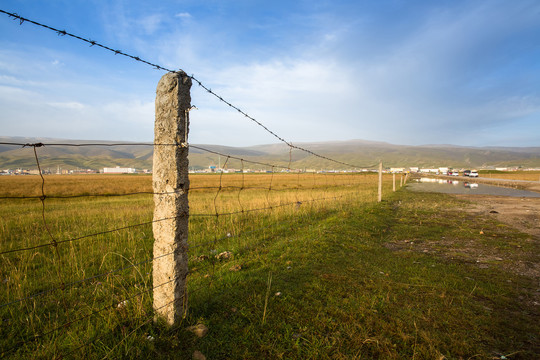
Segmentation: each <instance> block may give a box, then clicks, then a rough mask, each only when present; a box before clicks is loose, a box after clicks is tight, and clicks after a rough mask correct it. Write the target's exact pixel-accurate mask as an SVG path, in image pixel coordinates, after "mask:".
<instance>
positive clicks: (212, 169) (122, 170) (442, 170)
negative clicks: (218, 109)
mask: <svg viewBox="0 0 540 360" xmlns="http://www.w3.org/2000/svg"><path fill="white" fill-rule="evenodd" d="M471 169H472V168H471ZM464 170H465V168H454V169H453V168H450V167H436V168H420V167H390V168H383V172H385V173H421V174H437V175H448V174H449V173H452V171H453V172H454V173H455V172H462V171H464ZM480 170H496V171H518V170H520V171H540V168H523V167H494V166H492V167H483V168H481V169H480ZM377 171H378V169H375V168H364V169H349V170H339V169H281V170H279V171H275V172H285V173H286V172H293V173H299V172H300V173H360V172H377ZM271 172H272V171H271V170H268V169H230V168H220V167H218V166H214V165H211V166H208V167H207V168H204V169H190V170H189V173H191V174H212V173H271ZM41 173H42V174H43V175H82V174H151V173H152V170H150V169H142V170H140V169H134V168H128V167H120V166H116V167H106V168H102V169H99V170H95V169H69V170H68V169H62V168H60V167H59V166H58V167H57V168H56V169H50V168H47V169H42V170H41ZM0 175H39V170H38V169H21V168H18V169H3V170H0Z"/></svg>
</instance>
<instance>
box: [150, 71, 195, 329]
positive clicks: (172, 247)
mask: <svg viewBox="0 0 540 360" xmlns="http://www.w3.org/2000/svg"><path fill="white" fill-rule="evenodd" d="M190 89H191V78H190V77H189V76H187V75H186V73H184V72H183V71H180V72H174V73H172V72H171V73H167V74H165V75H163V77H162V78H161V80H160V81H159V83H158V85H157V90H156V119H155V128H154V159H153V175H152V184H153V189H154V223H153V232H154V258H155V260H154V262H153V274H152V276H153V285H154V311H155V315H156V320H157V319H158V318H162V319H164V320H165V321H166V323H167V324H169V325H172V324H174V323H175V322H177V321H178V320H179V319H181V318H182V316H183V315H184V312H185V310H186V309H187V290H186V277H187V274H188V257H187V255H188V254H187V250H188V215H189V205H188V190H189V178H188V147H187V135H188V128H189V110H190V108H191V105H190V103H191V95H190Z"/></svg>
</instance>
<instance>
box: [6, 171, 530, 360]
mask: <svg viewBox="0 0 540 360" xmlns="http://www.w3.org/2000/svg"><path fill="white" fill-rule="evenodd" d="M390 180H391V178H390V177H387V178H385V183H384V192H385V197H384V198H385V201H383V203H381V204H377V203H376V201H375V199H376V176H373V175H339V174H327V175H317V174H305V175H299V174H267V175H247V174H246V175H241V174H235V175H226V176H219V175H198V176H192V177H191V179H190V181H191V189H192V190H191V192H190V212H191V214H192V217H191V218H190V250H189V251H190V276H189V294H190V295H189V304H190V308H189V311H188V314H187V317H186V319H185V320H184V322H183V323H182V324H179V325H178V326H176V327H174V328H172V329H168V328H166V327H164V326H161V325H159V324H153V322H152V318H153V317H152V298H151V284H152V281H151V268H152V262H150V261H149V259H151V258H152V229H151V224H149V222H150V221H151V220H152V196H151V195H149V194H144V192H151V179H150V177H147V176H90V177H87V176H84V177H69V176H64V177H61V176H58V177H57V176H50V177H45V187H44V189H45V194H46V195H47V196H49V198H46V199H45V201H44V203H43V204H44V209H45V212H43V204H42V202H41V201H40V200H39V199H17V200H14V199H1V200H0V201H1V204H2V206H1V207H0V212H1V214H0V234H1V239H2V242H1V244H0V246H1V247H0V252H4V253H3V254H2V255H0V258H1V259H2V261H1V264H0V275H1V276H0V279H1V280H2V292H1V293H0V305H1V307H0V315H1V319H2V327H1V328H0V349H1V351H2V356H3V357H7V358H27V357H29V356H33V357H35V358H47V359H50V358H60V357H63V358H92V359H93V358H96V359H97V358H163V359H166V358H171V359H185V358H191V356H192V354H193V352H194V351H196V350H197V351H200V352H202V353H203V354H205V355H206V356H207V358H209V359H220V358H223V359H225V358H231V359H261V358H286V359H291V358H293V359H309V358H316V359H354V358H358V359H360V358H361V359H370V358H382V359H403V358H416V359H433V358H435V359H443V358H446V359H460V358H463V359H466V358H474V359H490V358H493V357H494V356H498V358H501V357H500V356H501V355H505V356H507V357H508V358H513V359H530V358H534V357H535V356H538V354H540V349H539V347H538V344H539V338H538V334H539V333H540V328H539V326H538V323H539V321H538V320H539V316H538V310H537V307H536V305H534V298H533V295H534V291H535V290H536V287H535V286H536V285H537V284H535V283H534V280H532V279H530V278H528V277H525V276H521V275H518V274H514V273H511V272H507V271H505V270H504V267H502V266H499V262H494V263H493V264H489V266H488V267H485V266H483V267H479V266H478V264H476V263H474V262H470V261H464V260H463V259H464V258H463V257H459V256H456V257H455V258H450V257H447V256H443V254H442V253H437V252H434V251H428V252H423V250H422V248H421V247H419V248H417V247H415V246H414V245H413V244H411V242H412V243H415V244H421V243H422V242H423V241H425V242H427V241H430V244H431V245H430V247H429V249H430V250H431V249H432V248H434V247H435V245H433V244H432V243H436V242H437V241H438V240H440V239H441V238H453V239H455V241H453V242H452V244H451V245H448V243H447V242H445V243H444V244H445V246H451V247H452V251H456V252H459V251H460V250H461V251H466V249H465V248H463V246H462V244H463V242H460V239H462V240H463V239H465V238H466V239H467V240H469V241H470V240H471V239H473V240H474V238H475V236H476V235H477V234H478V233H479V229H478V226H479V225H478V222H477V220H478V219H475V218H472V217H470V216H464V214H463V212H461V211H459V207H461V206H464V205H465V203H464V202H461V201H458V200H456V199H453V198H450V197H447V196H443V195H436V194H417V193H409V192H408V191H405V190H399V191H398V192H396V193H392V192H391V182H390ZM134 193H139V194H134ZM89 194H92V195H98V194H102V195H111V194H132V195H128V196H122V197H118V196H84V197H75V198H54V196H71V195H89ZM17 195H26V196H28V195H37V196H39V195H41V179H40V178H39V177H0V196H17ZM262 208H267V209H266V210H264V211H253V212H247V211H246V210H250V209H252V210H253V209H262ZM269 208H272V209H269ZM242 210H244V213H240V214H235V215H227V216H225V215H223V216H204V215H212V214H216V213H218V214H224V213H234V212H238V211H242ZM43 214H45V216H44V219H43V216H42V215H43ZM134 224H142V225H140V226H137V227H132V228H129V229H126V230H119V231H110V230H111V229H119V228H122V227H128V226H130V225H134ZM481 226H482V232H483V233H485V234H490V235H496V236H495V237H493V236H490V237H485V238H482V240H481V241H478V246H479V247H480V248H482V247H484V248H486V249H490V248H492V247H501V246H503V245H504V243H505V242H508V241H511V243H512V244H517V245H519V246H520V247H519V249H520V250H519V252H523V253H530V252H535V251H537V250H538V248H537V245H535V244H534V243H532V242H531V241H530V240H531V239H530V238H529V237H528V236H526V235H524V234H521V233H519V232H518V231H515V230H513V229H511V228H508V227H502V226H499V224H497V223H496V222H493V221H483V222H482V224H481ZM96 233H102V234H100V235H96V236H91V237H84V238H81V237H83V236H86V235H89V234H96ZM53 238H54V239H55V241H64V240H70V241H65V242H62V243H60V244H59V245H58V246H57V247H54V246H44V247H39V248H34V249H31V250H25V251H15V252H9V253H6V252H7V251H11V250H15V249H21V248H32V247H34V246H36V245H40V244H50V243H51V242H53V240H52V239H53ZM405 243H406V244H407V246H405V247H404V246H402V245H403V244H405ZM517 245H516V246H517ZM413 249H414V250H418V251H412V250H413ZM516 249H517V247H511V248H509V249H505V251H513V252H515V251H516ZM222 251H230V252H232V253H233V257H232V258H231V259H228V260H222V261H218V260H216V259H215V255H216V254H218V253H220V252H222ZM445 251H446V250H445ZM518 255H519V254H518ZM503 262H504V261H503ZM133 265H136V266H133ZM83 279H86V280H84V281H81V280H83ZM62 284H64V285H62ZM268 289H270V290H269V291H268ZM125 300H128V301H125ZM4 304H7V305H4ZM265 304H266V305H265ZM263 314H264V315H263ZM194 324H205V325H206V326H207V327H208V328H209V332H208V334H207V335H206V336H205V337H203V338H197V337H195V336H194V335H193V334H192V333H191V332H189V331H187V330H186V327H187V326H189V325H194Z"/></svg>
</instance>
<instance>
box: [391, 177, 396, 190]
mask: <svg viewBox="0 0 540 360" xmlns="http://www.w3.org/2000/svg"><path fill="white" fill-rule="evenodd" d="M392 191H394V192H396V173H392Z"/></svg>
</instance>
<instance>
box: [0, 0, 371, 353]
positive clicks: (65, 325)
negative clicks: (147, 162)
mask: <svg viewBox="0 0 540 360" xmlns="http://www.w3.org/2000/svg"><path fill="white" fill-rule="evenodd" d="M0 13H3V14H6V15H8V16H9V17H11V18H13V19H15V20H19V23H20V24H21V25H22V24H23V23H24V22H29V23H32V24H34V25H37V26H40V27H42V28H45V29H48V30H51V31H54V32H56V33H57V34H58V35H59V36H68V37H72V38H74V39H77V40H80V41H83V42H86V43H88V44H90V46H91V47H92V46H96V47H100V48H102V49H104V50H107V51H110V52H113V53H114V54H115V55H122V56H125V57H127V58H130V59H132V60H135V61H138V62H141V63H144V64H146V65H150V66H152V67H154V68H155V69H157V70H163V71H167V72H175V71H174V70H170V69H167V68H165V67H162V66H160V65H158V64H154V63H152V62H149V61H146V60H143V59H141V58H140V57H138V56H133V55H130V54H128V53H126V52H123V51H121V50H115V49H113V48H111V47H108V46H105V45H102V44H100V43H98V42H96V41H94V40H91V39H86V38H83V37H81V36H78V35H75V34H72V33H70V32H67V31H65V30H60V29H57V28H54V27H51V26H48V25H45V24H42V23H39V22H37V21H33V20H30V19H27V18H23V17H21V16H19V15H18V14H15V13H9V12H7V11H4V10H1V9H0ZM180 71H182V70H180ZM189 77H190V78H191V79H192V80H193V81H195V82H196V83H197V84H198V85H199V86H200V87H202V88H203V89H204V90H206V92H207V93H209V94H211V95H213V96H214V97H216V98H218V99H219V100H220V101H221V102H223V103H224V104H226V105H227V106H229V107H231V108H232V109H234V110H236V111H237V112H238V113H240V114H241V115H243V116H244V117H246V118H247V119H249V120H250V121H252V122H254V123H255V124H257V125H258V126H260V127H262V128H263V129H264V130H265V131H266V132H268V133H269V134H271V135H272V136H273V137H275V138H276V139H278V140H279V141H280V142H282V143H284V144H286V145H287V146H288V150H289V151H288V152H289V160H288V164H287V165H286V166H285V165H280V164H270V163H265V162H262V161H253V160H248V159H244V158H242V157H240V156H233V155H231V154H224V153H222V152H219V151H214V150H211V149H207V148H204V147H201V146H197V145H188V146H189V147H191V148H193V149H197V150H200V151H205V152H208V153H211V154H216V155H220V156H225V157H226V161H225V166H226V165H227V163H228V162H229V161H230V160H237V161H240V162H241V166H242V185H241V186H239V187H238V186H230V185H225V186H224V185H223V183H222V180H223V176H224V175H223V174H224V172H223V171H221V173H220V178H219V186H217V187H200V188H199V189H216V190H217V191H216V194H215V196H214V200H213V205H214V209H213V210H214V211H213V213H208V214H206V213H199V214H197V213H195V214H189V213H188V212H185V213H182V214H179V215H177V216H173V217H168V218H163V219H154V220H152V221H145V222H141V223H137V224H132V225H127V226H122V227H118V228H114V229H110V230H105V231H100V232H96V233H93V234H87V235H83V236H78V237H73V238H65V239H62V240H58V239H56V238H55V237H54V236H53V234H52V232H51V231H50V229H49V228H48V224H47V221H46V218H45V200H46V199H49V198H55V197H56V198H71V197H83V196H129V195H135V194H156V193H154V192H149V191H147V192H144V191H143V192H131V193H126V194H114V195H112V194H106V195H105V194H103V195H74V196H54V195H47V194H46V193H45V178H44V177H43V173H42V171H41V167H40V164H39V158H38V155H37V151H36V149H37V148H41V147H44V146H69V147H87V146H107V147H113V146H181V144H156V143H147V142H142V143H107V142H99V143H91V142H90V143H57V142H51V143H48V144H45V143H42V142H37V143H17V142H0V145H13V146H22V147H32V148H33V151H34V155H35V159H36V163H37V166H38V171H39V175H40V176H41V180H42V181H41V194H40V195H37V196H34V197H24V198H37V199H40V201H41V204H42V212H41V213H42V220H43V224H44V226H45V229H46V230H47V232H48V233H49V237H50V238H51V242H48V243H44V244H38V245H33V246H27V247H23V248H19V249H10V250H5V251H2V252H0V255H5V254H10V253H15V252H20V251H29V250H34V249H38V248H42V247H50V246H52V247H53V248H54V250H55V252H56V255H57V257H58V262H57V264H56V265H57V266H61V261H62V260H61V257H60V254H59V252H58V246H59V245H60V244H63V243H68V242H75V241H79V240H83V239H88V238H91V237H97V236H100V235H106V234H110V233H113V232H118V231H123V230H127V229H133V228H136V227H140V226H146V225H150V224H153V223H156V222H160V221H168V220H173V219H178V218H181V217H192V218H194V217H205V218H210V217H215V219H216V226H215V230H216V234H217V233H218V231H219V230H220V228H221V227H220V226H219V223H218V222H217V220H218V219H219V217H223V216H234V215H240V214H251V213H255V212H261V211H268V210H269V211H272V210H274V209H277V208H281V207H286V206H292V205H297V206H299V205H300V204H304V203H314V202H317V201H326V200H330V199H334V200H336V199H338V198H342V197H345V196H350V194H347V195H342V196H334V197H329V196H327V195H328V188H329V187H330V185H329V184H328V179H325V181H326V184H325V186H323V187H324V196H323V197H322V198H314V197H313V191H314V189H315V188H316V187H315V181H314V185H313V187H312V188H311V190H312V193H311V199H300V198H299V196H298V191H299V189H298V187H297V188H296V193H295V197H296V200H295V201H291V202H285V203H281V202H280V203H279V204H272V203H271V201H270V198H269V196H270V194H271V192H274V191H290V190H291V189H278V188H276V186H277V185H275V184H274V183H273V181H274V174H275V170H276V169H282V170H287V171H290V170H291V164H292V150H293V149H296V150H300V151H303V152H305V153H307V154H310V155H312V156H315V157H317V158H320V159H324V160H327V161H330V162H333V163H336V164H341V165H344V166H347V167H350V168H362V166H358V165H353V164H349V163H347V162H343V161H338V160H335V159H332V158H330V157H327V156H324V155H320V154H317V153H315V152H313V151H311V150H308V149H305V148H303V147H301V146H297V145H294V144H293V143H292V142H289V141H286V140H285V139H284V138H283V137H281V136H279V135H278V134H276V133H275V132H273V131H272V130H270V129H269V128H268V127H267V126H265V125H264V124H263V123H262V122H260V121H258V120H257V119H255V118H254V117H252V116H250V115H249V114H247V113H246V112H244V111H243V110H241V109H240V108H239V107H237V106H235V105H233V104H232V103H230V102H228V101H227V100H225V99H224V98H223V97H221V96H220V95H218V94H217V93H215V92H214V91H212V90H211V89H210V88H209V87H207V86H206V85H204V84H203V83H202V82H201V81H200V80H198V79H197V78H195V76H194V75H191V76H189ZM244 163H247V164H253V165H258V166H263V167H266V168H270V169H271V177H270V182H269V185H268V187H264V186H246V185H245V182H244V171H243V170H244ZM373 166H375V165H372V166H370V167H373ZM334 186H336V187H337V186H338V185H337V184H336V182H335V179H334ZM226 189H233V190H234V189H236V190H238V196H237V200H238V203H239V206H240V210H231V211H228V212H220V211H218V206H217V199H218V196H219V195H220V194H221V192H222V191H224V190H226ZM250 189H259V190H266V205H267V206H263V207H255V208H251V209H250V208H246V206H245V204H243V202H242V201H241V199H240V194H241V193H242V192H243V191H244V190H250ZM190 190H197V188H192V189H190ZM303 190H304V189H303ZM307 190H309V189H307ZM170 193H176V191H175V192H168V193H160V194H162V195H163V194H170ZM0 198H4V199H8V198H9V199H10V198H15V197H0ZM276 225H279V226H280V227H282V228H285V225H284V224H275V223H271V224H270V225H268V226H263V227H260V228H258V229H254V230H252V231H248V232H243V233H242V234H241V235H249V234H250V233H253V232H256V231H260V230H262V229H266V228H268V227H271V228H272V229H273V227H274V226H276ZM241 235H240V234H239V235H236V234H235V236H241ZM230 238H231V236H227V237H219V238H218V237H217V236H214V237H213V239H212V240H211V241H208V242H201V243H197V244H195V245H194V246H192V248H198V247H203V246H206V245H210V244H213V245H214V248H215V247H216V246H217V245H218V243H219V242H220V241H222V240H223V239H230ZM270 238H271V237H270ZM171 254H172V253H168V254H163V255H160V256H158V257H154V258H150V259H146V260H142V261H140V262H138V263H135V264H133V263H132V264H130V265H129V266H124V267H119V268H116V269H113V270H110V271H108V272H104V273H101V274H97V275H93V276H90V277H87V278H83V279H79V280H76V281H72V282H69V283H67V284H66V283H65V281H64V280H63V278H62V276H61V275H60V273H59V274H58V275H59V282H60V285H59V286H55V287H53V288H49V289H47V290H44V291H41V292H38V293H34V294H31V295H28V296H26V297H21V298H19V299H16V300H12V301H10V302H6V303H4V304H1V305H0V308H3V307H7V306H9V305H13V304H15V303H21V302H25V301H27V300H30V299H36V298H37V297H40V296H44V295H47V294H51V293H54V292H55V291H58V290H62V291H63V292H62V296H65V290H66V289H67V288H71V287H74V286H76V285H78V284H82V283H86V282H89V281H91V280H95V279H97V278H100V277H105V276H108V275H110V274H113V273H117V272H120V271H124V270H127V269H129V268H135V267H137V266H141V265H144V264H146V263H149V262H153V261H155V260H156V259H159V258H161V257H164V256H168V255H171ZM212 266H214V263H213V264H212ZM100 268H101V267H100ZM213 271H214V270H213ZM178 278H179V277H176V278H173V279H171V280H169V281H167V282H165V283H162V284H159V285H157V286H151V287H148V288H147V289H144V290H142V291H139V292H137V293H135V294H131V295H129V296H127V297H124V300H123V301H121V302H120V303H125V302H127V301H129V300H131V299H134V298H136V297H139V296H143V295H144V294H146V293H149V292H151V291H153V290H155V289H156V288H159V287H161V286H163V285H165V284H168V283H170V282H172V281H176V280H178ZM212 281H213V277H212V279H211V282H212ZM238 281H239V280H238ZM145 285H146V283H145ZM202 288H204V286H200V287H199V288H197V289H195V290H192V291H190V293H193V292H196V291H199V290H200V289H202ZM187 294H188V292H187V291H186V293H185V294H184V295H183V299H185V297H186V296H187ZM113 296H114V294H113ZM181 300H182V299H175V300H173V301H172V302H170V303H168V304H166V305H163V307H165V306H168V305H170V304H171V303H173V302H175V301H181ZM118 304H119V302H118V301H113V303H112V304H107V305H106V306H103V307H100V308H97V309H96V308H93V309H92V308H91V309H90V312H89V313H87V314H84V315H81V312H79V316H78V317H76V318H72V319H70V312H69V311H68V308H67V306H66V304H65V301H64V308H65V313H66V314H65V315H66V319H65V320H64V319H62V320H61V321H63V323H61V322H60V320H58V316H57V322H56V323H50V324H49V325H48V327H52V329H51V328H49V329H48V330H46V331H42V332H41V333H39V334H37V335H35V334H34V335H32V336H26V338H25V339H23V340H21V341H16V342H15V345H14V346H12V347H10V348H9V349H7V350H2V355H5V354H7V353H10V352H12V351H13V350H15V349H17V348H18V347H19V346H20V345H21V344H26V343H28V342H33V341H36V340H38V339H43V338H44V337H47V336H49V335H51V334H54V333H56V332H58V331H61V330H64V329H67V328H69V327H70V326H72V325H73V324H75V323H78V322H80V321H82V320H84V319H87V318H90V317H92V316H95V315H97V314H99V313H101V312H104V311H106V310H109V309H112V308H115V307H118ZM157 310H159V308H158V309H154V310H153V311H152V312H147V313H146V316H148V319H146V320H145V321H144V322H143V323H142V324H140V325H139V326H137V327H136V328H135V329H133V330H132V331H131V332H130V333H129V334H128V335H127V336H126V337H124V338H123V339H122V340H121V341H120V342H118V343H117V344H116V345H115V346H114V347H113V348H112V349H111V350H110V351H109V353H107V355H106V357H107V356H109V354H110V353H112V351H114V349H115V348H116V347H117V346H118V345H119V344H120V343H122V342H123V341H124V340H125V339H126V338H127V337H128V336H131V334H133V333H134V332H135V331H137V330H138V329H140V328H141V327H142V326H144V325H145V324H146V323H148V322H149V321H151V319H152V318H153V316H154V312H155V311H157ZM84 312H86V310H85V311H84ZM58 315H60V313H59V314H58ZM151 317H152V318H151ZM141 318H144V317H141ZM58 324H61V325H58ZM93 341H95V339H94V340H92V341H90V342H87V343H85V344H83V345H82V346H79V347H78V348H76V349H71V351H70V352H69V353H72V352H74V351H77V350H78V349H80V348H83V347H85V346H87V345H89V344H91V343H92V342H93ZM69 353H68V354H69Z"/></svg>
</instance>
